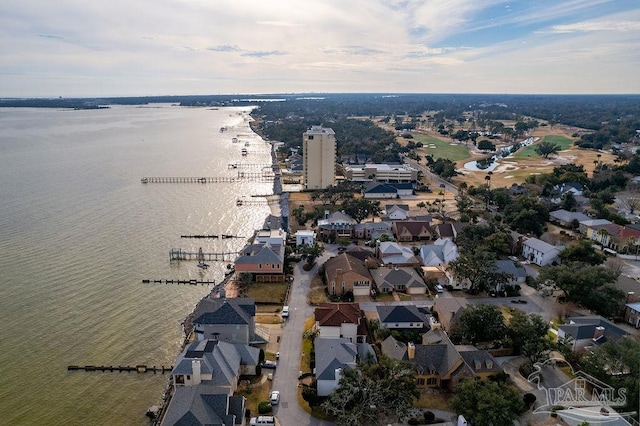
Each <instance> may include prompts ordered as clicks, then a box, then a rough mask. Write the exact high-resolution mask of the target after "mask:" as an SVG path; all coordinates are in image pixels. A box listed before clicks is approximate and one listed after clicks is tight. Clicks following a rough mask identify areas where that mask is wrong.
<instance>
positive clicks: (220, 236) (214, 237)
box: [180, 234, 243, 240]
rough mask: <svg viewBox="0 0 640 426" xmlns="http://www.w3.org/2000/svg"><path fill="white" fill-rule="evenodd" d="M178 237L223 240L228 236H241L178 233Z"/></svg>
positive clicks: (232, 236)
mask: <svg viewBox="0 0 640 426" xmlns="http://www.w3.org/2000/svg"><path fill="white" fill-rule="evenodd" d="M180 238H206V239H210V240H215V239H218V238H221V239H223V240H224V239H229V238H243V237H240V236H238V235H227V234H221V235H180Z"/></svg>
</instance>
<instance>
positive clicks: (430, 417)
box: [422, 411, 436, 423]
mask: <svg viewBox="0 0 640 426" xmlns="http://www.w3.org/2000/svg"><path fill="white" fill-rule="evenodd" d="M422 415H423V416H424V421H425V422H427V423H431V422H433V421H434V420H435V419H436V415H435V414H433V411H425V412H424V413H423V414H422Z"/></svg>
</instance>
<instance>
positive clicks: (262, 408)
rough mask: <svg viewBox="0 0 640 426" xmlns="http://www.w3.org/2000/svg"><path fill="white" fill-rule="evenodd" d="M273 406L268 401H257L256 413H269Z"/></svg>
mask: <svg viewBox="0 0 640 426" xmlns="http://www.w3.org/2000/svg"><path fill="white" fill-rule="evenodd" d="M272 409H273V407H271V403H270V402H269V401H260V402H259V403H258V413H260V414H266V413H270V412H271V410H272Z"/></svg>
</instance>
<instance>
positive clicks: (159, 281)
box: [142, 280, 216, 285]
mask: <svg viewBox="0 0 640 426" xmlns="http://www.w3.org/2000/svg"><path fill="white" fill-rule="evenodd" d="M142 284H189V285H211V284H213V285H215V284H216V282H215V281H202V280H142Z"/></svg>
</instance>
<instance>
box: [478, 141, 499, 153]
mask: <svg viewBox="0 0 640 426" xmlns="http://www.w3.org/2000/svg"><path fill="white" fill-rule="evenodd" d="M478 149H479V150H481V151H495V150H496V146H495V145H494V144H493V143H492V142H491V141H490V140H487V139H483V140H481V141H479V142H478Z"/></svg>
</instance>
